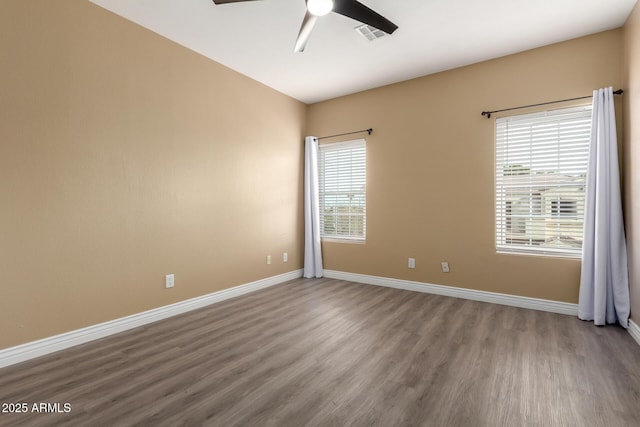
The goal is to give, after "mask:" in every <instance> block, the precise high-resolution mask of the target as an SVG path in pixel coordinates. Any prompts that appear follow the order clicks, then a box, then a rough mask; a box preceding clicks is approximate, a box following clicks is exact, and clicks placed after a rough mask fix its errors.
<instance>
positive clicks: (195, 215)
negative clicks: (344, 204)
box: [0, 0, 307, 348]
mask: <svg viewBox="0 0 640 427" xmlns="http://www.w3.org/2000/svg"><path fill="white" fill-rule="evenodd" d="M0 52H2V54H1V55H0V70H2V72H1V73H0V272H2V281H1V284H0V289H1V290H2V297H1V298H0V325H2V326H1V328H0V330H1V331H2V332H1V333H0V348H5V347H8V346H13V345H16V344H20V343H24V342H28V341H32V340H35V339H38V338H43V337H46V336H50V335H54V334H57V333H61V332H66V331H69V330H73V329H77V328H81V327H84V326H88V325H92V324H96V323H99V322H103V321H107V320H111V319H115V318H119V317H122V316H125V315H130V314H133V313H137V312H141V311H144V310H148V309H151V308H154V307H158V306H162V305H166V304H170V303H174V302H177V301H180V300H185V299H188V298H190V297H195V296H199V295H203V294H207V293H210V292H214V291H217V290H220V289H223V288H227V287H230V286H235V285H239V284H242V283H247V282H250V281H253V280H258V279H261V278H265V277H269V276H273V275H276V274H281V273H284V272H288V271H292V270H296V269H298V268H301V267H302V261H301V251H302V230H303V227H302V223H301V221H302V217H301V212H302V204H301V195H302V192H301V191H302V190H301V185H300V183H301V181H302V173H301V168H302V148H303V146H302V145H303V144H302V137H303V135H304V128H305V117H306V109H307V107H306V106H305V105H304V104H302V103H300V102H297V101H295V100H293V99H291V98H288V97H286V96H284V95H282V94H280V93H278V92H275V91H274V90H272V89H269V88H267V87H265V86H263V85H260V84H258V83H256V82H254V81H252V80H250V79H248V78H246V77H244V76H242V75H240V74H238V73H236V72H233V71H231V70H229V69H227V68H225V67H223V66H221V65H218V64H216V63H214V62H212V61H210V60H208V59H205V58H204V57H201V56H199V55H197V54H195V53H193V52H191V51H189V50H187V49H185V48H183V47H180V46H178V45H176V44H174V43H172V42H170V41H168V40H166V39H164V38H162V37H160V36H158V35H156V34H154V33H152V32H150V31H147V30H144V29H142V28H141V27H138V26H136V25H135V24H132V23H130V22H128V21H126V20H124V19H122V18H120V17H118V16H116V15H113V14H111V13H109V12H107V11H105V10H103V9H101V8H100V7H98V6H95V5H93V4H91V3H89V2H88V1H85V0H64V1H62V0H56V1H47V0H29V1H26V0H2V1H1V2H0ZM283 251H288V252H289V263H287V264H283V263H282V261H281V259H282V255H281V254H282V252H283ZM267 254H271V255H273V259H274V263H273V264H272V265H270V266H267V265H266V262H265V256H266V255H267ZM168 273H174V274H175V277H176V286H175V288H174V289H171V290H165V289H164V275H165V274H168Z"/></svg>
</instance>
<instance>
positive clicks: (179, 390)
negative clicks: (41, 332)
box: [0, 279, 640, 427]
mask: <svg viewBox="0 0 640 427" xmlns="http://www.w3.org/2000/svg"><path fill="white" fill-rule="evenodd" d="M0 402H1V403H3V404H5V403H6V404H9V403H27V404H28V411H27V413H21V414H7V413H0V425H2V426H23V425H24V426H67V425H68V426H103V425H104V426H130V425H140V426H145V425H149V426H179V425H185V426H201V425H207V426H225V427H226V426H369V425H374V426H581V427H582V426H587V427H588V426H607V427H616V426H638V425H640V347H638V345H637V344H636V343H635V342H634V341H633V340H632V338H631V337H630V336H629V334H628V333H627V332H626V331H624V330H623V329H622V328H619V327H615V326H607V327H605V328H599V327H595V326H593V324H592V323H587V322H582V321H580V320H578V319H576V318H574V317H571V316H564V315H559V314H552V313H545V312H539V311H532V310H526V309H520V308H514V307H507V306H501V305H494V304H487V303H481V302H475V301H466V300H462V299H455V298H448V297H442V296H437V295H429V294H421V293H415V292H410V291H403V290H397V289H390V288H383V287H376V286H370V285H362V284H355V283H350V282H344V281H337V280H330V279H314V280H311V279H300V280H295V281H292V282H288V283H284V284H281V285H278V286H274V287H271V288H268V289H264V290H261V291H258V292H254V293H251V294H248V295H244V296H241V297H238V298H235V299H231V300H227V301H224V302H222V303H219V304H215V305H212V306H209V307H205V308H203V309H200V310H197V311H193V312H190V313H186V314H183V315H180V316H177V317H173V318H171V319H167V320H163V321H160V322H156V323H154V324H150V325H147V326H144V327H141V328H137V329H134V330H131V331H128V332H124V333H121V334H118V335H115V336H112V337H108V338H104V339H101V340H99V341H94V342H91V343H88V344H84V345H81V346H78V347H74V348H71V349H68V350H65V351H62V352H58V353H55V354H52V355H49V356H45V357H42V358H39V359H35V360H32V361H29V362H25V363H22V364H19V365H14V366H10V367H7V368H4V369H0ZM40 402H42V403H58V404H60V407H59V409H60V411H64V406H63V405H64V404H65V403H69V404H70V405H71V412H68V413H64V412H62V413H38V412H32V409H33V404H34V403H36V404H37V403H40ZM49 409H55V408H53V407H50V408H49Z"/></svg>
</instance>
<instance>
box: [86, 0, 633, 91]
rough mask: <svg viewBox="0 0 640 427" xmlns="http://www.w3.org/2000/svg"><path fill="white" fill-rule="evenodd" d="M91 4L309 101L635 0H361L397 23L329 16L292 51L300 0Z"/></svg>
mask: <svg viewBox="0 0 640 427" xmlns="http://www.w3.org/2000/svg"><path fill="white" fill-rule="evenodd" d="M90 1H92V2H93V3H96V4H98V5H100V6H102V7H104V8H106V9H108V10H110V11H112V12H114V13H117V14H119V15H121V16H123V17H125V18H127V19H129V20H131V21H133V22H136V23H138V24H140V25H142V26H144V27H146V28H148V29H150V30H152V31H155V32H157V33H159V34H161V35H163V36H165V37H167V38H169V39H171V40H173V41H175V42H177V43H179V44H181V45H183V46H186V47H188V48H189V49H192V50H194V51H196V52H198V53H200V54H202V55H204V56H207V57H209V58H211V59H213V60H214V61H217V62H219V63H221V64H224V65H226V66H228V67H230V68H232V69H234V70H236V71H238V72H240V73H242V74H245V75H247V76H249V77H251V78H253V79H255V80H257V81H259V82H262V83H264V84H265V85H267V86H270V87H272V88H274V89H276V90H278V91H280V92H282V93H285V94H287V95H289V96H292V97H293V98H296V99H298V100H300V101H302V102H305V103H314V102H318V101H323V100H326V99H330V98H335V97H337V96H341V95H346V94H349V93H354V92H359V91H362V90H365V89H370V88H374V87H378V86H382V85H386V84H390V83H395V82H398V81H403V80H407V79H411V78H414V77H419V76H423V75H427V74H431V73H435V72H438V71H443V70H447V69H452V68H456V67H460V66H463V65H468V64H472V63H475V62H480V61H484V60H487V59H491V58H496V57H499V56H504V55H508V54H511V53H515V52H520V51H523V50H527V49H532V48H535V47H539V46H544V45H547V44H551V43H555V42H559V41H563V40H568V39H572V38H575V37H580V36H584V35H588V34H593V33H597V32H600V31H605V30H609V29H613V28H617V27H620V26H622V25H623V24H624V22H625V20H626V19H627V17H628V16H629V13H630V12H631V9H632V8H633V6H634V5H635V3H636V0H482V1H479V0H396V1H391V0H386V1H385V0H361V3H363V4H365V5H366V6H368V7H370V8H372V9H374V10H375V11H377V12H378V13H380V14H381V15H383V16H385V17H386V18H388V19H390V20H391V21H393V22H394V23H395V24H397V25H398V26H399V27H400V28H399V29H398V30H397V31H396V32H395V33H394V34H392V35H390V36H387V37H384V38H381V39H378V40H375V41H373V42H369V41H367V40H366V39H365V38H363V37H362V36H360V35H359V34H357V33H356V32H355V31H354V28H355V27H356V26H358V25H359V23H358V22H356V21H354V20H352V19H350V18H346V17H344V16H342V15H338V14H336V13H330V14H329V15H327V16H324V17H321V18H320V19H319V20H318V23H317V25H316V27H315V29H314V31H313V34H312V35H311V38H310V40H309V43H308V44H307V47H306V50H305V52H303V53H294V52H293V47H294V43H295V40H296V37H297V35H298V31H299V30H300V24H301V23H302V18H303V16H304V14H305V1H304V0H263V1H250V2H243V3H231V4H225V5H215V4H213V2H212V0H90Z"/></svg>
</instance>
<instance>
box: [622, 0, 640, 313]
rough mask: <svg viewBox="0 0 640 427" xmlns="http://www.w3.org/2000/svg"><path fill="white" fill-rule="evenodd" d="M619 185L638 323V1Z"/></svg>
mask: <svg viewBox="0 0 640 427" xmlns="http://www.w3.org/2000/svg"><path fill="white" fill-rule="evenodd" d="M623 58H624V63H623V72H624V90H625V94H624V97H623V98H624V108H623V113H624V137H623V152H624V156H623V160H624V163H623V185H624V205H625V212H624V214H625V225H626V233H627V247H628V251H629V253H628V255H629V256H628V259H629V285H630V290H631V318H632V319H633V320H634V321H635V322H636V323H638V324H640V259H639V258H638V257H640V246H639V244H640V3H638V4H636V6H635V7H634V9H633V11H632V12H631V16H630V17H629V19H628V20H627V22H626V24H625V26H624V56H623Z"/></svg>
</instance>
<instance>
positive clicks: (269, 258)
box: [267, 255, 271, 265]
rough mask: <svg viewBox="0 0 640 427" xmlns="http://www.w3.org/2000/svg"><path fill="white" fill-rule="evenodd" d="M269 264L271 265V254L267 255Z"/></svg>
mask: <svg viewBox="0 0 640 427" xmlns="http://www.w3.org/2000/svg"><path fill="white" fill-rule="evenodd" d="M267 265H271V255H267Z"/></svg>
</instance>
